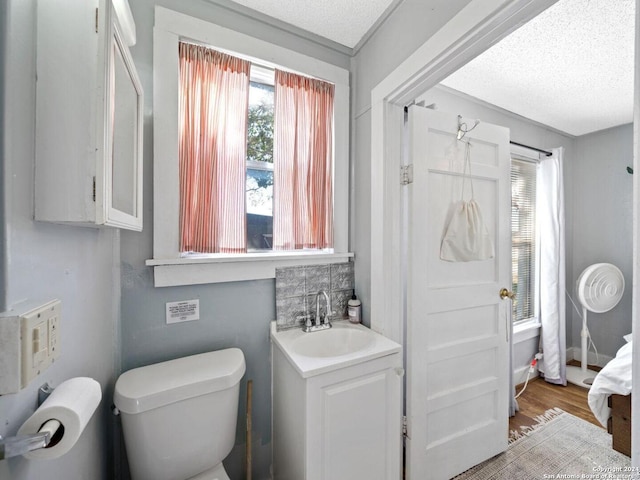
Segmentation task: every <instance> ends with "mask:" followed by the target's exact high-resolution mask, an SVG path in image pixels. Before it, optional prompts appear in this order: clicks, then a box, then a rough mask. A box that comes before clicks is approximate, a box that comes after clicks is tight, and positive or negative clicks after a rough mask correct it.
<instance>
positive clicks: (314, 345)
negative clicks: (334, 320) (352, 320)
mask: <svg viewBox="0 0 640 480" xmlns="http://www.w3.org/2000/svg"><path fill="white" fill-rule="evenodd" d="M374 342H375V338H374V336H373V335H372V334H371V332H369V331H365V330H360V329H358V328H356V327H351V328H350V326H349V325H341V324H336V325H335V326H334V327H333V328H331V329H329V330H322V331H320V332H312V333H307V334H305V335H303V336H300V337H298V338H297V339H296V340H295V341H294V342H293V344H292V346H291V348H292V349H293V351H294V352H296V353H297V354H298V355H303V356H305V357H339V356H341V355H348V354H350V353H355V352H358V351H360V350H364V349H366V348H368V347H370V346H372V345H373V344H374Z"/></svg>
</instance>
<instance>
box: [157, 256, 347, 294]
mask: <svg viewBox="0 0 640 480" xmlns="http://www.w3.org/2000/svg"><path fill="white" fill-rule="evenodd" d="M352 257H353V253H318V252H295V253H292V252H287V253H284V254H283V253H243V254H227V255H224V254H222V255H216V256H215V257H210V256H207V257H205V256H202V257H198V256H193V257H189V258H173V259H155V258H154V259H150V260H147V261H146V264H147V266H150V267H153V280H154V286H156V287H175V286H180V285H201V284H205V283H222V282H240V281H245V280H262V279H268V278H275V276H276V268H282V267H295V266H299V265H325V264H330V263H341V262H347V261H349V259H350V258H352Z"/></svg>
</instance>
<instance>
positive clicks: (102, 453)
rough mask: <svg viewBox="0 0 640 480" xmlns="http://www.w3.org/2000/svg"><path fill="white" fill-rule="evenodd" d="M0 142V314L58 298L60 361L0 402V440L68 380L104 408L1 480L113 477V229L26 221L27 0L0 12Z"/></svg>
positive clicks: (1, 474)
mask: <svg viewBox="0 0 640 480" xmlns="http://www.w3.org/2000/svg"><path fill="white" fill-rule="evenodd" d="M0 10H1V13H0V23H1V24H2V26H1V27H0V38H1V39H2V43H1V44H0V45H1V51H2V55H1V56H0V62H1V69H2V71H3V74H2V77H1V78H2V85H1V89H0V98H2V101H1V102H0V106H2V110H0V112H1V113H0V115H1V116H2V121H1V125H3V128H2V130H3V134H4V141H3V142H2V144H1V145H0V146H1V147H2V148H1V150H0V162H1V163H0V166H1V168H2V185H1V187H0V188H1V189H2V195H3V202H2V204H3V206H4V208H3V209H2V214H3V218H2V224H3V228H2V232H3V233H4V235H3V239H2V240H3V241H2V244H1V245H2V246H1V250H2V252H1V255H2V258H3V259H4V261H3V267H4V268H3V269H2V270H1V272H0V275H1V277H0V282H1V284H2V289H1V291H2V294H3V298H2V299H1V300H2V301H1V303H2V307H3V308H4V309H7V310H10V309H12V308H14V307H18V306H19V304H20V302H21V301H23V300H43V301H47V300H51V299H54V298H58V299H60V300H61V301H62V318H61V324H60V332H61V348H62V350H61V355H60V358H59V359H58V360H57V361H56V362H55V363H54V364H53V365H52V366H51V367H50V368H49V369H48V370H46V371H45V372H43V373H42V374H41V375H39V376H38V377H37V378H36V379H35V380H34V381H33V382H32V383H31V384H30V385H29V386H28V387H27V388H25V389H24V390H22V391H21V392H20V393H17V394H12V395H4V396H2V397H0V434H1V435H2V436H11V435H15V434H16V432H17V430H18V428H19V427H20V426H21V425H22V423H23V422H24V421H25V420H26V419H27V418H28V417H29V416H30V415H31V414H32V413H33V411H34V410H35V408H36V402H37V393H36V391H37V389H38V388H39V387H40V386H41V385H42V384H43V383H45V382H49V383H50V384H51V385H53V386H56V385H58V384H60V383H61V382H63V381H64V380H67V379H69V378H72V377H77V376H89V377H93V378H95V379H96V380H97V381H98V382H100V384H101V386H102V390H103V401H102V403H101V405H100V406H99V408H98V411H97V412H96V414H95V415H94V416H93V418H92V420H91V421H90V423H89V425H88V426H87V428H86V429H85V431H84V433H83V435H82V437H81V440H80V441H79V442H78V443H77V444H76V446H75V447H74V448H73V449H72V450H71V451H70V452H69V453H68V454H67V455H65V456H64V457H61V458H60V459H57V460H51V461H32V460H24V459H23V458H21V457H19V458H15V459H10V460H7V461H2V462H0V478H1V479H3V480H5V479H7V480H8V479H11V480H32V479H34V478H52V479H53V478H60V479H62V478H64V479H68V480H85V479H109V478H112V477H113V474H112V465H113V461H112V449H111V448H110V446H111V444H112V435H111V432H112V428H111V427H112V426H113V425H114V420H113V418H114V417H113V416H112V415H111V414H110V413H109V409H108V407H109V406H110V405H111V389H112V385H113V382H114V380H115V372H117V371H118V370H119V365H118V362H119V352H120V348H119V340H118V339H119V331H118V329H119V322H118V311H119V298H120V296H119V282H120V275H119V271H118V269H119V261H118V260H119V238H118V233H117V231H114V230H100V229H91V228H81V227H69V226H60V225H53V224H45V223H37V222H34V221H33V220H32V218H33V168H34V124H35V42H34V41H35V30H34V25H35V1H34V0H7V1H5V2H2V7H0Z"/></svg>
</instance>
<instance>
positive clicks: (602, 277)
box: [567, 263, 624, 388]
mask: <svg viewBox="0 0 640 480" xmlns="http://www.w3.org/2000/svg"><path fill="white" fill-rule="evenodd" d="M576 291H577V293H578V300H580V303H581V304H582V332H581V333H580V337H581V340H582V345H581V348H582V350H581V352H580V353H581V358H580V367H573V366H569V367H567V380H568V381H569V382H571V383H574V384H576V385H579V386H581V387H586V388H589V387H590V386H591V384H592V383H593V379H594V377H595V375H596V372H594V371H593V370H588V369H587V350H588V345H587V342H588V340H589V329H588V328H587V311H589V312H594V313H603V312H608V311H609V310H611V309H612V308H613V307H615V306H616V305H617V304H618V302H619V301H620V299H621V298H622V294H623V293H624V276H623V275H622V272H621V271H620V269H619V268H618V267H616V266H615V265H611V264H610V263H595V264H593V265H591V266H589V267H587V268H585V269H584V271H583V272H582V273H581V274H580V276H579V277H578V281H577V282H576Z"/></svg>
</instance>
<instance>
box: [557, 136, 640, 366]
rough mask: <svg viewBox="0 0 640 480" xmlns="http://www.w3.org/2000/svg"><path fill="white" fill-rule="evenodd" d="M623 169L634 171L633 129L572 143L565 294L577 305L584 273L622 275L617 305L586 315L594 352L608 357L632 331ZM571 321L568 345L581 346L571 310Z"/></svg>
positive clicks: (628, 194) (627, 184) (627, 190)
mask: <svg viewBox="0 0 640 480" xmlns="http://www.w3.org/2000/svg"><path fill="white" fill-rule="evenodd" d="M627 166H633V125H632V124H629V125H623V126H620V127H616V128H612V129H609V130H603V131H601V132H596V133H593V134H590V135H585V136H582V137H578V138H577V139H576V140H575V162H574V169H573V176H574V180H573V182H574V192H573V195H574V197H573V205H574V208H573V212H574V213H573V231H574V242H573V245H572V249H573V265H572V272H573V278H572V280H571V282H567V290H569V292H570V293H571V294H572V296H573V298H574V300H575V301H576V304H577V303H578V300H577V297H576V295H575V282H576V281H577V279H578V276H579V275H580V273H581V272H582V271H583V270H584V268H586V267H588V266H589V265H591V264H593V263H598V262H608V263H613V264H614V265H616V266H618V268H620V269H621V270H622V272H623V274H624V277H625V284H626V288H625V292H624V296H623V298H622V300H621V301H620V303H619V304H618V306H617V307H615V308H614V309H612V310H610V311H609V312H606V313H600V314H598V313H589V314H588V319H589V331H590V332H591V336H592V337H593V340H594V342H595V344H596V347H597V348H598V351H599V352H600V353H603V354H605V355H609V356H614V355H615V353H616V351H617V350H618V348H620V347H621V346H622V345H623V343H624V339H623V338H622V336H623V335H626V334H627V333H630V332H631V296H632V288H631V287H632V286H631V280H632V265H633V264H632V238H633V230H632V223H633V218H632V213H633V203H632V195H633V177H632V176H631V175H629V174H628V173H627V170H626V167H627ZM638 174H639V173H636V175H638ZM578 307H579V308H580V305H578ZM572 317H573V322H572V328H573V346H575V347H580V329H581V327H582V320H581V319H580V318H579V316H578V314H577V313H576V311H575V310H573V312H572Z"/></svg>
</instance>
